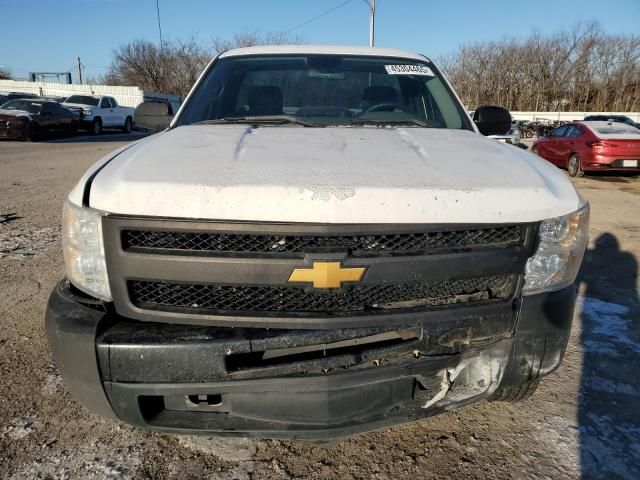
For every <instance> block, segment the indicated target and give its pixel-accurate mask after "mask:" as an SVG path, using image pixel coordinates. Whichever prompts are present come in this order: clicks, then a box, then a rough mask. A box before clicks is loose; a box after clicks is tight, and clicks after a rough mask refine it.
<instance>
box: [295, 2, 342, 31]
mask: <svg viewBox="0 0 640 480" xmlns="http://www.w3.org/2000/svg"><path fill="white" fill-rule="evenodd" d="M352 1H353V0H346V1H344V2H342V3H340V4H338V5H336V6H335V7H333V8H330V9H329V10H327V11H325V12H322V13H321V14H319V15H316V16H315V17H313V18H310V19H309V20H307V21H305V22H302V23H301V24H300V25H296V26H295V27H292V28H290V29H288V30H285V31H284V32H283V33H290V32H293V31H294V30H297V29H299V28H302V27H304V26H305V25H309V24H310V23H311V22H315V21H316V20H318V19H319V18H322V17H324V16H325V15H329V14H330V13H332V12H335V11H336V10H338V9H339V8H342V7H344V6H345V5H346V4H348V3H351V2H352Z"/></svg>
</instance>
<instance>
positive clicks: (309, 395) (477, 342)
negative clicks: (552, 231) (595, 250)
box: [46, 282, 576, 439]
mask: <svg viewBox="0 0 640 480" xmlns="http://www.w3.org/2000/svg"><path fill="white" fill-rule="evenodd" d="M575 295H576V292H575V287H574V286H571V287H568V288H566V289H564V290H560V291H557V292H553V293H547V294H540V295H535V296H529V297H524V298H523V299H521V300H517V301H516V302H514V303H513V304H508V305H503V306H501V307H498V306H487V305H484V306H473V307H465V308H460V309H457V310H456V312H457V313H456V314H453V315H452V314H451V311H450V310H449V311H447V310H446V309H445V310H443V312H442V313H441V314H439V315H438V314H434V315H425V317H424V318H422V319H419V320H415V319H412V321H411V324H403V325H396V326H384V327H381V326H377V327H367V328H343V329H328V330H327V329H325V330H295V329H293V330H292V329H258V328H230V327H229V328H214V327H208V326H202V325H177V324H176V325H172V324H160V323H150V322H140V321H135V320H131V319H126V318H123V317H120V316H118V315H117V314H116V313H115V312H114V311H113V308H112V306H111V305H109V304H103V303H102V302H98V301H95V300H92V299H89V298H87V297H85V296H83V295H81V294H79V293H77V292H74V291H73V290H72V289H71V287H70V286H69V284H68V283H67V282H61V283H60V284H59V285H58V286H57V287H56V288H55V289H54V291H53V292H52V294H51V298H50V300H49V306H48V309H47V315H46V326H47V334H48V337H49V342H50V345H51V350H52V352H53V356H54V359H55V362H56V364H57V365H58V368H59V370H60V372H61V373H62V376H63V378H64V380H65V382H66V383H67V385H68V387H69V390H70V391H71V393H72V394H73V396H74V397H75V398H76V399H77V400H79V401H80V402H81V403H82V404H83V405H85V406H86V407H87V408H88V409H90V410H92V411H95V412H97V413H100V414H102V415H107V416H112V417H117V418H120V419H121V420H123V421H126V422H128V423H131V424H134V425H139V426H143V427H146V428H152V429H156V430H161V431H168V432H178V433H203V434H216V435H238V436H255V437H269V438H282V437H288V438H300V439H326V438H336V437H344V436H349V435H353V434H355V433H358V432H362V431H367V430H373V429H377V428H382V427H385V426H388V425H390V424H396V423H402V422H407V421H411V420H416V419H419V418H423V417H427V416H430V415H434V414H437V413H440V412H442V411H444V410H449V409H452V408H455V407H458V406H462V405H466V404H468V403H471V402H474V401H477V400H479V399H483V398H487V397H488V396H490V395H491V394H492V393H493V392H494V391H495V389H496V388H498V386H508V385H519V384H521V383H524V382H528V381H532V380H536V379H537V378H539V377H541V376H543V375H546V374H548V373H550V372H551V371H553V370H554V369H555V368H556V367H557V366H558V365H559V364H560V362H561V360H562V356H563V354H564V350H565V348H566V344H567V341H568V338H569V332H570V328H571V319H572V315H573V305H574V302H575ZM312 347H317V348H315V349H314V348H312ZM319 352H320V353H319ZM425 406H426V407H425Z"/></svg>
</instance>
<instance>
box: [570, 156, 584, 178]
mask: <svg viewBox="0 0 640 480" xmlns="http://www.w3.org/2000/svg"><path fill="white" fill-rule="evenodd" d="M567 172H569V176H570V177H582V176H584V171H583V170H582V165H580V157H579V156H578V154H577V153H574V154H573V155H571V156H570V157H569V161H568V162H567Z"/></svg>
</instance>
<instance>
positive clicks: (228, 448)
mask: <svg viewBox="0 0 640 480" xmlns="http://www.w3.org/2000/svg"><path fill="white" fill-rule="evenodd" d="M178 442H179V443H180V445H182V446H183V447H186V448H189V449H191V450H197V451H198V452H202V453H206V454H209V455H215V456H216V457H218V458H220V459H221V460H225V461H228V462H246V461H248V460H251V459H252V458H253V456H254V455H255V454H256V452H257V450H258V449H257V444H258V442H257V441H255V440H252V439H250V438H233V437H200V436H191V435H184V436H180V437H179V438H178Z"/></svg>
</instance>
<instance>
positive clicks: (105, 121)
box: [62, 95, 134, 135]
mask: <svg viewBox="0 0 640 480" xmlns="http://www.w3.org/2000/svg"><path fill="white" fill-rule="evenodd" d="M62 105H63V106H65V107H67V108H69V109H72V110H75V111H78V112H79V113H80V115H81V118H82V121H81V123H82V125H83V127H84V128H86V129H87V130H88V131H89V132H90V133H91V134H93V135H100V134H101V133H102V130H103V129H105V128H117V129H120V130H122V131H123V132H125V133H129V132H131V130H132V128H133V115H134V109H133V108H131V107H121V106H120V105H118V102H117V101H116V99H115V98H113V97H109V96H99V95H71V96H70V97H68V98H67V99H66V100H65V101H64V102H63V103H62Z"/></svg>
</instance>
